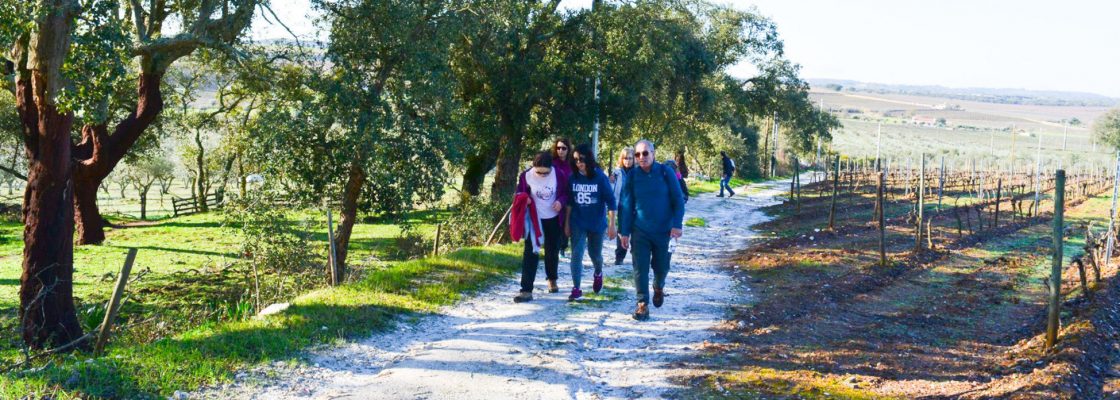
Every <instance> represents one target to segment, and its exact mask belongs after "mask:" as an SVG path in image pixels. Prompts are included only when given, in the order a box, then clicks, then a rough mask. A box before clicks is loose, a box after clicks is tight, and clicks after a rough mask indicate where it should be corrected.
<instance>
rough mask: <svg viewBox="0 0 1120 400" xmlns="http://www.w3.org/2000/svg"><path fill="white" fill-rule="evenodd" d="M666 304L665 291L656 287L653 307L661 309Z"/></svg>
mask: <svg viewBox="0 0 1120 400" xmlns="http://www.w3.org/2000/svg"><path fill="white" fill-rule="evenodd" d="M662 304H665V289H662V288H659V287H654V288H653V306H654V307H657V308H661V305H662Z"/></svg>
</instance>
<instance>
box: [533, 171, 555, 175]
mask: <svg viewBox="0 0 1120 400" xmlns="http://www.w3.org/2000/svg"><path fill="white" fill-rule="evenodd" d="M549 172H552V170H548V171H544V172H541V171H540V170H533V173H535V174H537V176H548V173H549Z"/></svg>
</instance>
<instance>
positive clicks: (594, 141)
mask: <svg viewBox="0 0 1120 400" xmlns="http://www.w3.org/2000/svg"><path fill="white" fill-rule="evenodd" d="M602 3H603V0H595V1H593V2H592V3H591V15H598V14H596V13H595V12H596V11H598V10H599V8H600V6H601V5H602ZM593 26H594V25H593ZM592 41H593V43H594V45H595V49H596V50H599V31H598V29H596V30H595V31H594V32H592ZM594 92H595V95H594V96H595V97H594V100H593V101H592V105H591V109H592V114H593V115H594V116H595V121H594V123H593V124H592V127H591V152H592V153H594V154H595V159H596V160H598V159H599V71H598V69H596V71H595V87H594Z"/></svg>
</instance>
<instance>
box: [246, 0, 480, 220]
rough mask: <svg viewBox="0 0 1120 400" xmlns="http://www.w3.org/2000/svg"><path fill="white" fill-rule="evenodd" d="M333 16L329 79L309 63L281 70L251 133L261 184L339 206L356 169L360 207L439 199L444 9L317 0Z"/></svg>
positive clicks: (449, 16)
mask: <svg viewBox="0 0 1120 400" xmlns="http://www.w3.org/2000/svg"><path fill="white" fill-rule="evenodd" d="M315 5H316V7H319V8H322V9H324V10H326V11H327V12H328V15H330V16H331V18H330V20H329V21H328V22H329V23H330V26H331V35H332V36H331V38H332V40H331V44H330V47H329V49H328V51H327V54H326V56H327V58H328V59H329V60H330V62H331V63H332V64H333V66H332V68H331V69H330V70H329V71H328V70H325V69H321V68H319V67H321V66H318V65H315V62H316V60H314V59H313V58H307V59H297V60H296V61H297V62H296V63H292V64H291V65H289V66H288V67H286V68H285V69H283V70H281V71H280V72H279V74H278V76H277V79H276V85H275V89H274V92H273V93H272V96H270V97H268V98H267V99H266V100H265V103H266V104H265V107H264V108H263V109H262V110H261V112H260V115H259V117H258V118H257V121H255V122H254V123H253V124H252V126H250V127H248V129H250V131H251V132H252V134H253V135H254V136H256V137H258V138H259V142H258V143H257V146H254V147H255V148H253V149H249V150H248V151H249V153H250V155H251V158H253V159H254V160H255V161H258V162H259V163H260V164H261V167H262V169H263V172H265V174H266V176H267V178H268V179H276V180H279V181H281V184H282V185H284V186H285V188H286V190H288V191H289V192H290V194H291V196H292V198H294V199H297V200H300V201H303V202H304V203H307V204H314V203H321V201H322V198H323V197H324V196H326V197H332V198H339V197H341V193H342V192H343V188H344V186H345V184H346V183H347V182H348V180H349V179H351V178H352V177H353V176H354V175H355V174H354V173H353V171H352V170H353V169H359V170H360V171H361V174H362V175H363V176H364V177H365V179H364V182H365V185H363V186H362V196H361V208H362V209H364V210H367V211H372V212H375V213H396V212H400V211H403V210H407V209H410V208H412V207H414V206H415V205H416V204H417V203H424V202H434V201H436V200H438V199H439V198H440V197H441V196H442V195H443V190H444V185H443V184H442V182H443V181H444V178H445V176H446V174H447V171H446V168H445V161H455V160H457V159H459V158H461V152H460V151H459V149H460V148H461V146H460V145H458V144H457V139H458V135H457V132H456V131H455V130H454V129H451V126H452V124H451V122H450V120H451V115H452V111H453V110H455V109H456V104H455V103H454V101H453V100H452V99H451V98H450V95H451V93H450V88H449V87H448V86H447V85H446V84H445V83H446V82H447V81H448V77H447V73H448V67H447V55H446V51H447V48H448V47H449V46H448V40H449V38H448V37H447V36H448V35H449V34H450V31H448V30H449V29H452V27H453V26H454V23H455V21H456V19H455V18H454V14H453V13H451V12H450V11H449V7H451V6H452V4H451V3H450V2H446V1H436V2H412V1H392V2H369V1H317V2H315Z"/></svg>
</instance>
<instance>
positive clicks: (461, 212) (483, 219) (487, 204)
mask: <svg viewBox="0 0 1120 400" xmlns="http://www.w3.org/2000/svg"><path fill="white" fill-rule="evenodd" d="M508 208H509V203H508V202H505V201H502V200H494V201H491V200H487V199H484V198H481V197H478V196H475V197H470V198H468V199H466V200H464V201H463V202H461V203H459V205H458V206H456V207H455V209H453V210H452V212H451V216H450V217H448V218H447V220H446V221H444V223H443V231H442V235H443V236H442V238H441V240H440V252H441V253H443V252H448V251H454V250H456V249H460V248H463V247H470V246H481V245H483V244H485V243H486V239H488V238H489V237H490V232H492V231H493V230H494V226H495V225H497V224H498V220H500V219H501V218H502V216H503V215H504V214H503V213H505V212H506V210H507V209H508ZM505 227H506V225H503V226H502V228H499V232H498V234H497V235H495V236H496V237H495V240H498V239H500V238H501V237H502V236H504V235H506V233H505V232H503V231H502V230H503V229H506V228H505Z"/></svg>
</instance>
